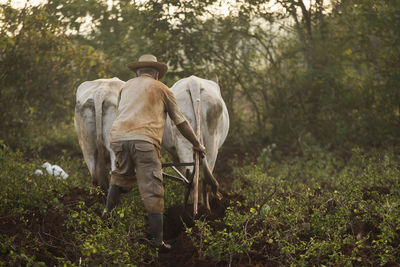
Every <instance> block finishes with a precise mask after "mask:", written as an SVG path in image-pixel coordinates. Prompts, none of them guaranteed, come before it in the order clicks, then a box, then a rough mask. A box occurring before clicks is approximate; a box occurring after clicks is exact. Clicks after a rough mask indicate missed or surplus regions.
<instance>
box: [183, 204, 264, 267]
mask: <svg viewBox="0 0 400 267" xmlns="http://www.w3.org/2000/svg"><path fill="white" fill-rule="evenodd" d="M240 205H241V204H240V202H238V203H235V206H239V207H240ZM256 215H257V214H256V210H255V209H253V208H251V209H250V210H247V211H246V212H244V213H240V212H238V210H237V208H235V207H233V206H232V207H228V209H227V211H226V214H225V217H224V218H223V220H220V221H219V220H217V221H216V222H215V223H217V224H219V225H221V228H222V229H221V230H218V229H216V228H217V227H212V226H211V225H210V223H208V222H206V221H205V220H196V224H195V228H194V229H193V228H187V229H186V233H187V234H188V235H189V236H190V238H191V239H192V241H193V243H194V245H195V246H196V247H197V249H198V251H199V254H200V257H205V256H208V257H210V258H215V259H217V260H219V261H220V260H223V259H225V260H226V259H229V263H230V264H231V263H232V259H233V256H235V255H237V254H242V253H247V252H248V251H250V249H251V247H252V245H253V243H254V240H255V239H257V238H259V237H260V236H261V235H262V234H263V230H256V231H255V230H254V229H255V225H254V224H255V221H256V220H255V216H256Z"/></svg>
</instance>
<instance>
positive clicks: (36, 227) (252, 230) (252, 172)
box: [0, 144, 400, 266]
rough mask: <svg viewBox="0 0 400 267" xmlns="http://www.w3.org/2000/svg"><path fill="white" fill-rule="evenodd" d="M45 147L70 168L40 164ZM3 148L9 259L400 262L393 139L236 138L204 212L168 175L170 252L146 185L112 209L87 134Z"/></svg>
mask: <svg viewBox="0 0 400 267" xmlns="http://www.w3.org/2000/svg"><path fill="white" fill-rule="evenodd" d="M66 151H69V152H66ZM257 151H258V152H257ZM246 152H247V153H246ZM60 155H62V156H60ZM43 157H45V158H46V160H49V161H50V160H51V161H52V162H53V163H57V164H59V165H61V166H63V167H64V169H65V170H66V171H67V172H68V173H69V174H70V177H68V178H67V179H65V180H58V179H56V178H55V177H52V176H49V175H45V176H37V175H34V174H33V173H34V170H35V168H37V166H40V165H41V162H42V161H44V158H43ZM0 158H1V161H0V162H1V169H2V170H3V171H2V173H1V176H0V178H1V183H0V192H1V193H0V196H1V199H2V205H1V213H0V216H1V220H0V233H1V235H0V238H1V254H0V264H1V265H2V266H16V265H34V266H50V265H67V266H80V265H81V266H95V265H100V264H102V265H124V266H126V265H133V266H134V265H139V266H141V265H150V266H210V265H215V266H227V265H229V266H271V265H277V266H287V265H295V266H298V265H299V266H308V265H330V266H332V265H334V266H343V265H360V266H378V265H380V266H398V264H397V263H398V262H399V261H400V209H399V205H400V185H399V169H398V155H397V154H395V153H393V151H392V152H391V151H368V152H367V151H363V150H361V149H357V148H355V149H353V150H352V151H348V152H347V153H342V154H340V153H337V152H336V153H333V152H328V151H321V150H318V149H316V148H314V149H310V151H308V152H307V154H306V155H301V156H295V155H292V156H287V157H283V156H282V155H279V149H278V148H276V147H275V146H269V147H267V148H265V149H263V150H261V151H259V150H258V149H253V150H252V151H241V150H240V149H238V148H237V147H234V146H226V147H224V148H223V149H222V151H221V153H220V156H219V159H218V164H217V167H216V170H215V174H216V177H218V179H219V180H220V181H221V183H222V187H223V196H224V198H223V199H222V200H221V201H216V200H214V201H212V212H211V213H208V212H207V211H206V210H205V209H204V208H203V207H201V208H200V214H199V216H198V217H196V218H195V219H194V220H193V219H191V217H190V216H189V214H190V212H187V213H185V214H182V211H183V207H182V203H183V186H182V185H181V184H179V183H176V182H174V181H171V180H166V181H165V188H166V206H167V211H166V213H165V238H166V239H167V240H168V241H169V242H170V243H171V244H172V246H173V249H172V251H171V252H170V253H158V252H157V251H155V250H154V249H152V248H151V247H150V246H149V244H148V242H147V233H146V231H147V226H146V223H147V222H146V216H145V215H146V213H145V211H144V209H143V207H142V204H141V201H140V197H139V195H138V192H137V191H134V192H132V193H129V194H126V195H125V196H124V197H123V199H122V202H121V203H120V205H119V206H118V208H117V210H116V212H115V213H114V216H113V217H112V218H110V219H108V220H105V221H103V220H101V218H100V217H99V216H100V214H101V212H102V209H103V208H104V204H105V197H104V195H103V194H102V193H101V192H100V191H99V190H98V189H96V188H93V187H92V186H90V185H89V182H88V171H87V169H86V166H85V165H84V162H83V160H82V157H81V155H80V152H79V150H77V148H76V145H75V146H71V147H69V148H67V150H66V149H65V147H64V148H63V149H61V148H57V147H55V148H53V149H52V150H51V149H49V148H44V150H43V151H42V153H41V155H28V154H27V153H21V152H14V151H12V150H11V149H10V148H9V147H7V146H6V145H4V144H2V145H1V150H0ZM187 210H188V211H190V207H188V208H187Z"/></svg>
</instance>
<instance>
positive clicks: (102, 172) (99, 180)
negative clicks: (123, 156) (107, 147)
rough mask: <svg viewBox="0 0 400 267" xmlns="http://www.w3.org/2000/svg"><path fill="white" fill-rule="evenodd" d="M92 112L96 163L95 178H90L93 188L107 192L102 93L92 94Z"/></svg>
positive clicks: (103, 95) (103, 94)
mask: <svg viewBox="0 0 400 267" xmlns="http://www.w3.org/2000/svg"><path fill="white" fill-rule="evenodd" d="M93 98H94V112H95V117H96V144H97V161H96V174H95V175H96V177H95V178H94V179H93V178H92V183H93V185H95V186H100V188H101V189H102V190H103V191H104V192H107V189H108V179H107V177H106V169H105V159H104V143H103V102H104V98H105V93H104V92H101V91H100V92H99V91H97V92H95V93H94V96H93Z"/></svg>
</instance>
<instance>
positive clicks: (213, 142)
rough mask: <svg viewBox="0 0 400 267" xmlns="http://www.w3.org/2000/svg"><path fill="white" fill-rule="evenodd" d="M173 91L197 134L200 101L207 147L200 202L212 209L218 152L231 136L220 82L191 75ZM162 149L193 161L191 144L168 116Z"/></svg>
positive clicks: (174, 155) (216, 188) (215, 188)
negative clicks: (196, 104)
mask: <svg viewBox="0 0 400 267" xmlns="http://www.w3.org/2000/svg"><path fill="white" fill-rule="evenodd" d="M171 90H172V91H173V93H174V95H175V97H176V100H177V102H178V106H179V108H180V109H181V110H182V112H183V114H184V115H185V117H186V118H187V119H188V121H189V123H190V124H191V126H192V128H193V129H194V130H195V131H196V118H195V103H196V100H197V99H200V107H201V109H200V130H201V141H202V143H203V145H204V146H205V147H206V153H207V154H206V157H205V158H204V159H205V160H203V176H204V179H203V180H202V182H201V183H199V192H200V193H199V196H200V198H199V203H203V204H205V205H206V207H207V208H208V209H209V210H210V205H209V193H208V190H207V186H206V185H207V184H209V185H210V186H211V188H212V190H213V192H214V194H216V196H217V197H218V198H219V197H220V195H219V192H218V190H219V184H218V182H217V180H216V179H215V178H214V176H213V175H212V171H213V169H214V166H215V161H216V159H217V155H218V149H219V148H220V147H221V146H222V144H223V143H224V141H225V138H226V136H227V135H228V130H229V115H228V110H227V108H226V105H225V102H224V100H223V99H222V97H221V92H220V88H219V85H218V83H217V81H215V82H214V81H210V80H205V79H201V78H198V77H196V76H190V77H188V78H184V79H181V80H179V81H178V82H176V83H175V84H174V85H173V86H172V88H171ZM162 144H163V147H164V148H165V149H166V150H167V151H168V152H170V153H171V154H172V156H173V157H174V159H175V160H178V161H179V162H193V161H194V160H193V150H192V145H191V144H190V142H189V141H188V140H186V139H185V138H184V137H183V136H182V135H181V134H180V132H179V130H178V129H177V128H176V126H174V125H173V124H172V123H171V119H170V118H169V117H168V118H167V122H166V126H165V130H164V136H163V143H162ZM180 170H181V171H182V172H183V173H184V174H186V175H188V174H189V172H191V171H192V167H181V168H180Z"/></svg>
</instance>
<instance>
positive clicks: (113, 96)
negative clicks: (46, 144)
mask: <svg viewBox="0 0 400 267" xmlns="http://www.w3.org/2000/svg"><path fill="white" fill-rule="evenodd" d="M124 84H125V82H123V81H121V80H120V79H118V78H112V79H98V80H94V81H87V82H83V83H82V84H81V85H79V87H78V89H77V92H76V106H75V118H74V122H75V130H76V133H77V135H78V140H79V145H80V147H81V149H82V153H83V157H84V159H85V162H86V165H87V166H88V169H89V172H90V176H91V179H92V183H93V185H95V186H100V187H101V189H102V190H103V191H104V192H107V190H108V184H109V181H108V177H107V175H106V161H105V160H106V158H108V157H109V158H110V160H111V169H114V159H115V155H114V153H113V152H112V150H111V149H110V142H109V133H110V128H111V126H112V123H113V121H114V119H115V116H116V108H117V101H118V92H119V90H120V88H121V87H122V86H123V85H124Z"/></svg>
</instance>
